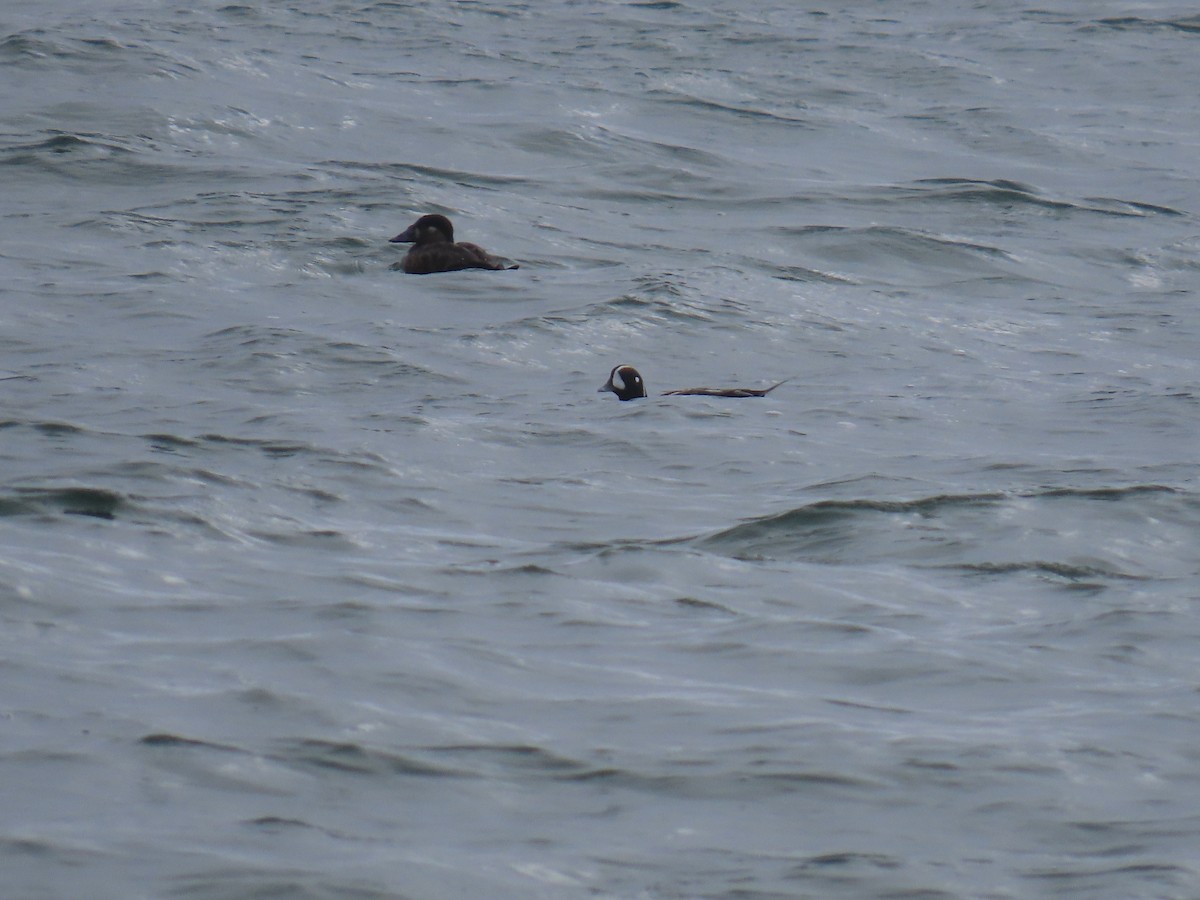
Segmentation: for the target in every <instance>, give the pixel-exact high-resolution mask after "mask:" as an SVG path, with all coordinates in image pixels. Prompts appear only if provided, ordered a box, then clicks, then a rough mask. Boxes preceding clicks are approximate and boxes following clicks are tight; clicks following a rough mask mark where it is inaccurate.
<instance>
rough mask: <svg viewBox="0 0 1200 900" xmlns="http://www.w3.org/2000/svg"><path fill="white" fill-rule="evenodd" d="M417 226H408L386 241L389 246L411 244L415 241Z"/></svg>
mask: <svg viewBox="0 0 1200 900" xmlns="http://www.w3.org/2000/svg"><path fill="white" fill-rule="evenodd" d="M416 229H417V226H416V225H415V224H413V225H409V226H408V227H407V228H405V229H404V230H403V231H402V232H400V233H399V234H398V235H396V236H395V237H394V238H392V239H391V240H389V241H388V243H389V244H411V243H413V242H414V241H415V240H416V239H417V231H416Z"/></svg>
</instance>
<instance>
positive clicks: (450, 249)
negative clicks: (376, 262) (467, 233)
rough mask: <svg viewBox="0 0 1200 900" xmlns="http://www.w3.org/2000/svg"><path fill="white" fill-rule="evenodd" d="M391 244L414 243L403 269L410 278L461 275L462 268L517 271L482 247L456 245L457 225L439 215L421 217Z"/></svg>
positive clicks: (476, 245)
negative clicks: (441, 274)
mask: <svg viewBox="0 0 1200 900" xmlns="http://www.w3.org/2000/svg"><path fill="white" fill-rule="evenodd" d="M388 243H391V244H412V245H413V246H412V249H411V250H409V251H408V253H406V254H405V255H404V260H403V261H402V262H401V264H400V267H401V268H402V269H404V271H405V272H407V273H408V274H409V275H429V274H430V273H432V272H457V271H458V270H459V269H491V270H493V271H496V270H499V269H516V268H518V267H517V266H516V265H509V264H508V263H507V262H505V261H504V260H501V259H497V258H496V257H495V256H492V255H491V254H490V253H488V252H487V251H486V250H484V249H483V248H482V247H480V246H479V245H478V244H468V243H466V242H461V243H455V241H454V226H453V225H451V224H450V220H449V219H447V218H446V217H445V216H441V215H437V214H436V213H435V214H433V215H428V216H421V218H419V219H417V221H415V222H413V223H412V224H411V225H409V226H408V227H407V228H406V229H404V230H403V231H402V232H400V233H399V234H398V235H396V236H395V237H394V238H392V239H391V240H390V241H389V242H388Z"/></svg>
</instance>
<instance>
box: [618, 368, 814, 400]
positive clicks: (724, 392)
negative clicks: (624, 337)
mask: <svg viewBox="0 0 1200 900" xmlns="http://www.w3.org/2000/svg"><path fill="white" fill-rule="evenodd" d="M790 380H791V379H788V378H785V379H784V380H783V381H781V382H779V383H778V384H773V385H771V386H770V387H769V388H709V387H693V388H680V389H679V390H675V391H664V392H663V396H664V397H670V396H680V395H684V394H687V395H691V396H699V397H765V396H767V394H769V393H771V391H773V390H775V388H777V387H779V385H780V384H786V383H787V382H788V381H790ZM605 391H612V392H613V393H614V394H616V395H617V399H618V400H637V399H638V398H639V397H645V396H646V383H645V382H644V381H642V375H641V373H640V372H638V370H637V369H635V368H634V367H633V366H625V365H621V366H614V367H613V370H612V371H611V372H609V373H608V381H606V382H605V383H604V386H603V387H601V388H600V390H599V391H598V393H604V392H605Z"/></svg>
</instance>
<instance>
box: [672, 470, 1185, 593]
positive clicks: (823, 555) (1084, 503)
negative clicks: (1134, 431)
mask: <svg viewBox="0 0 1200 900" xmlns="http://www.w3.org/2000/svg"><path fill="white" fill-rule="evenodd" d="M1112 504H1115V507H1114V508H1112V509H1105V507H1107V506H1109V505H1112ZM1198 525H1200V502H1198V501H1197V499H1196V498H1195V497H1193V496H1191V495H1189V494H1186V493H1183V492H1180V491H1178V490H1177V489H1174V488H1170V487H1164V486H1162V485H1153V484H1150V485H1132V486H1127V487H1111V488H1109V487H1105V488H1050V489H1045V490H1039V491H1033V492H1026V493H1013V494H1010V493H981V494H963V495H936V496H930V497H922V498H917V499H913V500H875V499H859V500H823V501H818V502H816V503H811V504H808V505H806V506H802V507H799V508H797V509H792V510H788V511H786V512H783V513H777V514H775V515H771V516H765V517H762V518H758V519H752V520H749V521H746V522H742V523H741V524H738V525H735V526H733V527H731V528H726V529H722V530H721V531H717V532H715V533H712V534H708V535H702V536H699V537H696V538H690V539H685V540H684V542H686V543H689V544H691V545H692V546H694V547H696V548H697V549H700V550H704V551H706V552H712V553H719V554H722V555H728V556H731V557H734V558H736V559H744V560H751V561H753V560H795V561H802V562H812V563H820V564H831V565H855V564H871V563H876V564H882V563H898V564H901V565H912V566H918V567H921V568H930V569H957V570H960V571H964V572H968V573H974V574H982V575H1011V574H1033V575H1035V576H1043V577H1047V578H1049V579H1051V580H1053V581H1056V582H1060V583H1061V582H1068V583H1073V584H1078V583H1087V582H1098V583H1100V584H1101V585H1103V584H1104V583H1107V582H1111V581H1113V580H1131V579H1138V580H1142V579H1147V578H1154V577H1171V576H1172V571H1174V570H1178V569H1179V568H1180V566H1181V565H1182V566H1183V567H1185V568H1186V567H1187V566H1189V565H1191V566H1194V565H1195V564H1197V563H1196V561H1195V560H1193V562H1192V563H1188V562H1187V561H1186V560H1185V561H1184V562H1182V563H1180V562H1179V561H1178V560H1176V559H1175V557H1176V556H1177V554H1173V552H1172V548H1177V547H1178V546H1179V544H1180V543H1181V542H1185V541H1186V540H1187V539H1188V536H1189V535H1190V534H1192V533H1194V528H1195V527H1197V526H1198ZM1055 551H1057V553H1058V554H1060V557H1059V558H1055V557H1054V556H1048V555H1047V553H1055ZM1164 554H1166V556H1165V557H1164ZM1185 556H1186V554H1185ZM1166 558H1171V559H1172V560H1175V561H1174V562H1173V564H1172V565H1171V566H1167V565H1166V563H1165V559H1166ZM1176 574H1182V570H1180V571H1179V572H1177V573H1176Z"/></svg>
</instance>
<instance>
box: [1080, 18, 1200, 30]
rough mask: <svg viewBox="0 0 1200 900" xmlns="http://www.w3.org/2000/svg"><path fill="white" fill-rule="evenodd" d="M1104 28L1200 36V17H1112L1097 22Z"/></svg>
mask: <svg viewBox="0 0 1200 900" xmlns="http://www.w3.org/2000/svg"><path fill="white" fill-rule="evenodd" d="M1096 24H1097V25H1099V26H1100V27H1102V28H1111V29H1116V30H1119V31H1128V30H1142V31H1157V30H1160V29H1173V30H1175V31H1183V32H1188V33H1191V34H1200V16H1182V17H1180V18H1178V19H1147V18H1143V17H1141V16H1112V17H1109V18H1106V19H1099V20H1097V22H1096Z"/></svg>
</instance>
